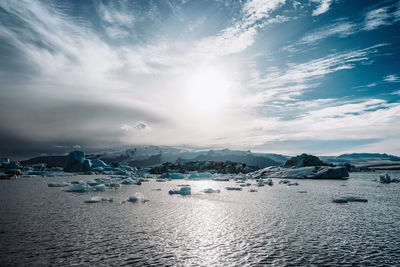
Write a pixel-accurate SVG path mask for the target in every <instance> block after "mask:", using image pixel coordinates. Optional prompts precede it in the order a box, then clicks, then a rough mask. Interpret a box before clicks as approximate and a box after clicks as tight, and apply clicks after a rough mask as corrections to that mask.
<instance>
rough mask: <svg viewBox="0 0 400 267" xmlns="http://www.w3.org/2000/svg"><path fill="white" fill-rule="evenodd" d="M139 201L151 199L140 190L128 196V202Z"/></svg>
mask: <svg viewBox="0 0 400 267" xmlns="http://www.w3.org/2000/svg"><path fill="white" fill-rule="evenodd" d="M138 201H141V202H147V201H149V200H148V199H147V198H146V197H145V196H144V195H143V193H140V192H137V193H135V194H134V195H132V196H130V197H129V198H128V202H138Z"/></svg>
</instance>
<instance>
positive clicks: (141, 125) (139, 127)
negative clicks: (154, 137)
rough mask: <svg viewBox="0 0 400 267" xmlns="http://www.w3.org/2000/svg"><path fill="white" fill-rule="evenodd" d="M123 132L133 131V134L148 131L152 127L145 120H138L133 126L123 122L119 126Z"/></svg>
mask: <svg viewBox="0 0 400 267" xmlns="http://www.w3.org/2000/svg"><path fill="white" fill-rule="evenodd" d="M120 129H121V130H122V131H124V132H133V133H135V134H144V133H150V132H151V131H152V128H151V127H150V126H149V125H148V124H147V123H145V122H142V121H138V122H136V123H135V124H134V125H133V126H131V125H129V124H124V125H122V126H121V127H120Z"/></svg>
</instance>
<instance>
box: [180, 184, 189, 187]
mask: <svg viewBox="0 0 400 267" xmlns="http://www.w3.org/2000/svg"><path fill="white" fill-rule="evenodd" d="M177 186H179V187H183V186H190V184H178V185H177Z"/></svg>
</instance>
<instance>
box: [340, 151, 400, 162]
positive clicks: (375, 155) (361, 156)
mask: <svg viewBox="0 0 400 267" xmlns="http://www.w3.org/2000/svg"><path fill="white" fill-rule="evenodd" d="M336 158H337V159H383V160H392V161H400V157H397V156H393V155H388V154H386V153H383V154H380V153H352V154H343V155H340V156H338V157H336Z"/></svg>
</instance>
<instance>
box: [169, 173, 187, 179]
mask: <svg viewBox="0 0 400 267" xmlns="http://www.w3.org/2000/svg"><path fill="white" fill-rule="evenodd" d="M169 178H171V179H184V178H185V175H184V174H182V173H178V172H174V173H171V174H170V175H169Z"/></svg>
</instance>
